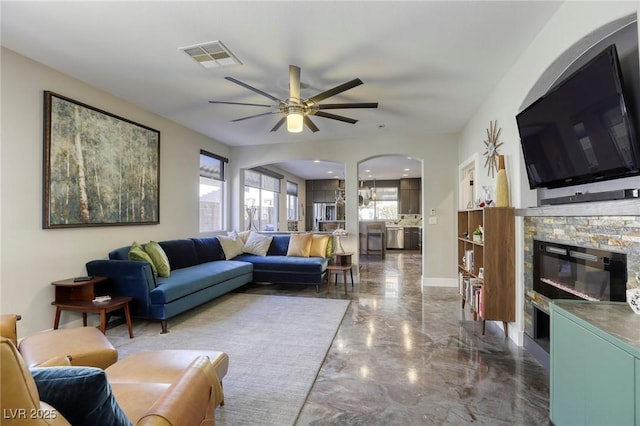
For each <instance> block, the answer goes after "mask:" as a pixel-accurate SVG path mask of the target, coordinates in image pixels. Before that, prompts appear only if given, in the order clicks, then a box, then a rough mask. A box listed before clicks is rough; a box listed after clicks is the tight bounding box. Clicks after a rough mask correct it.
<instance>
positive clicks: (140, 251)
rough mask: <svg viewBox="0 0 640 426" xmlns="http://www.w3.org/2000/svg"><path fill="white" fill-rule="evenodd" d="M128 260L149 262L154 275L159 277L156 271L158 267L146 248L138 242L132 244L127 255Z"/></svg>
mask: <svg viewBox="0 0 640 426" xmlns="http://www.w3.org/2000/svg"><path fill="white" fill-rule="evenodd" d="M127 258H128V259H129V260H136V261H140V262H148V263H149V264H150V265H151V270H152V271H153V275H158V270H157V269H156V265H154V264H153V260H151V256H149V253H147V252H146V251H145V250H144V248H143V247H142V246H141V245H140V244H139V243H137V242H136V241H134V242H133V243H132V244H131V248H129V254H128V255H127Z"/></svg>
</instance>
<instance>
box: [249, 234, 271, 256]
mask: <svg viewBox="0 0 640 426" xmlns="http://www.w3.org/2000/svg"><path fill="white" fill-rule="evenodd" d="M272 240H273V237H272V236H267V235H262V234H258V233H257V232H252V233H251V234H250V235H249V238H247V241H246V242H245V244H244V247H242V252H243V253H249V254H255V255H256V256H266V255H267V251H269V247H270V246H271V241H272Z"/></svg>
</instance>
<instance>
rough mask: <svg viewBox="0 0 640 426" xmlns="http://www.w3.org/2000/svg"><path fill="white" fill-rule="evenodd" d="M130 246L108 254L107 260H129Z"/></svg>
mask: <svg viewBox="0 0 640 426" xmlns="http://www.w3.org/2000/svg"><path fill="white" fill-rule="evenodd" d="M130 249H131V246H125V247H120V248H117V249H115V250H111V251H110V252H109V260H129V250H130Z"/></svg>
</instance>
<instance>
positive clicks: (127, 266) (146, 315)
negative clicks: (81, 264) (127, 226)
mask: <svg viewBox="0 0 640 426" xmlns="http://www.w3.org/2000/svg"><path fill="white" fill-rule="evenodd" d="M289 239H290V236H289V235H274V236H273V240H272V242H271V245H270V246H269V250H268V252H267V255H266V256H257V255H253V254H241V255H239V256H236V257H234V258H233V259H231V260H225V254H224V251H223V249H222V246H221V245H220V242H219V240H218V239H217V238H215V237H214V238H187V239H178V240H169V241H160V242H159V244H160V247H162V249H163V250H164V252H165V253H166V256H167V258H168V260H169V264H170V266H171V272H170V275H169V276H168V277H156V276H154V273H153V271H152V268H151V265H150V264H149V263H148V262H141V261H135V260H129V249H130V246H126V247H120V248H118V249H116V250H113V251H111V252H110V253H109V259H108V260H107V259H100V260H92V261H90V262H87V264H86V267H87V273H88V274H89V275H92V276H105V277H108V278H109V279H110V281H111V288H112V295H118V296H131V297H132V298H133V301H132V303H131V306H130V308H131V315H132V316H133V317H136V318H143V319H151V320H158V321H160V323H161V326H162V332H163V333H166V332H167V320H168V319H169V318H171V317H174V316H176V315H178V314H180V313H183V312H185V311H187V310H189V309H191V308H194V307H196V306H198V305H200V304H202V303H205V302H207V301H209V300H212V299H214V298H216V297H219V296H221V295H223V294H225V293H228V292H230V291H232V290H234V289H236V288H238V287H241V286H243V285H245V284H247V283H249V282H252V281H254V282H271V283H302V284H315V285H316V291H317V290H318V286H319V285H320V284H321V283H323V282H324V280H325V279H326V275H327V266H328V263H329V258H327V257H290V256H287V248H288V246H289Z"/></svg>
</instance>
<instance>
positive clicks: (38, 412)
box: [0, 337, 220, 426]
mask: <svg viewBox="0 0 640 426" xmlns="http://www.w3.org/2000/svg"><path fill="white" fill-rule="evenodd" d="M0 360H1V362H0V405H1V407H2V412H3V422H2V424H3V425H12V424H16V425H19V424H29V425H35V426H39V425H51V426H59V425H70V423H69V422H68V421H67V420H66V419H65V418H64V416H63V415H62V413H60V412H59V411H57V410H56V408H55V407H52V406H50V405H48V404H47V403H45V402H42V401H40V395H39V393H38V388H37V387H36V383H35V381H34V379H33V377H32V375H31V372H30V371H29V369H28V368H27V365H26V363H25V362H24V360H23V359H22V356H21V355H20V353H19V352H18V350H17V348H16V346H15V345H14V344H13V342H12V341H11V339H8V338H6V337H0ZM115 365H117V363H116V364H115ZM143 369H144V366H143V365H139V366H138V370H143ZM120 379H121V381H120V382H119V383H118V382H116V383H110V385H111V387H112V388H113V394H114V395H115V399H116V401H117V402H118V405H120V408H121V409H122V411H123V412H124V414H125V415H126V416H127V417H128V418H129V420H130V421H131V422H132V423H134V424H136V425H143V426H150V425H154V426H155V425H213V424H214V423H215V418H214V408H215V405H216V403H217V402H218V401H219V399H220V396H219V395H218V394H217V391H216V389H215V388H214V386H213V385H212V383H218V380H217V376H216V373H215V369H214V367H213V365H212V364H211V362H210V361H209V358H208V357H206V356H199V357H197V358H195V359H194V360H193V361H192V362H191V363H190V364H189V365H188V366H187V368H186V369H184V370H183V371H182V373H181V374H180V375H179V377H177V378H176V379H175V380H174V381H173V382H172V383H171V384H165V383H154V384H152V383H149V382H148V380H147V381H143V382H140V381H136V379H135V376H134V377H131V376H130V377H128V379H127V380H126V381H125V380H124V378H120ZM120 398H126V399H128V400H127V401H123V400H121V399H120ZM123 402H126V403H125V404H123ZM127 407H134V408H133V409H132V408H129V409H128V408H127Z"/></svg>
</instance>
